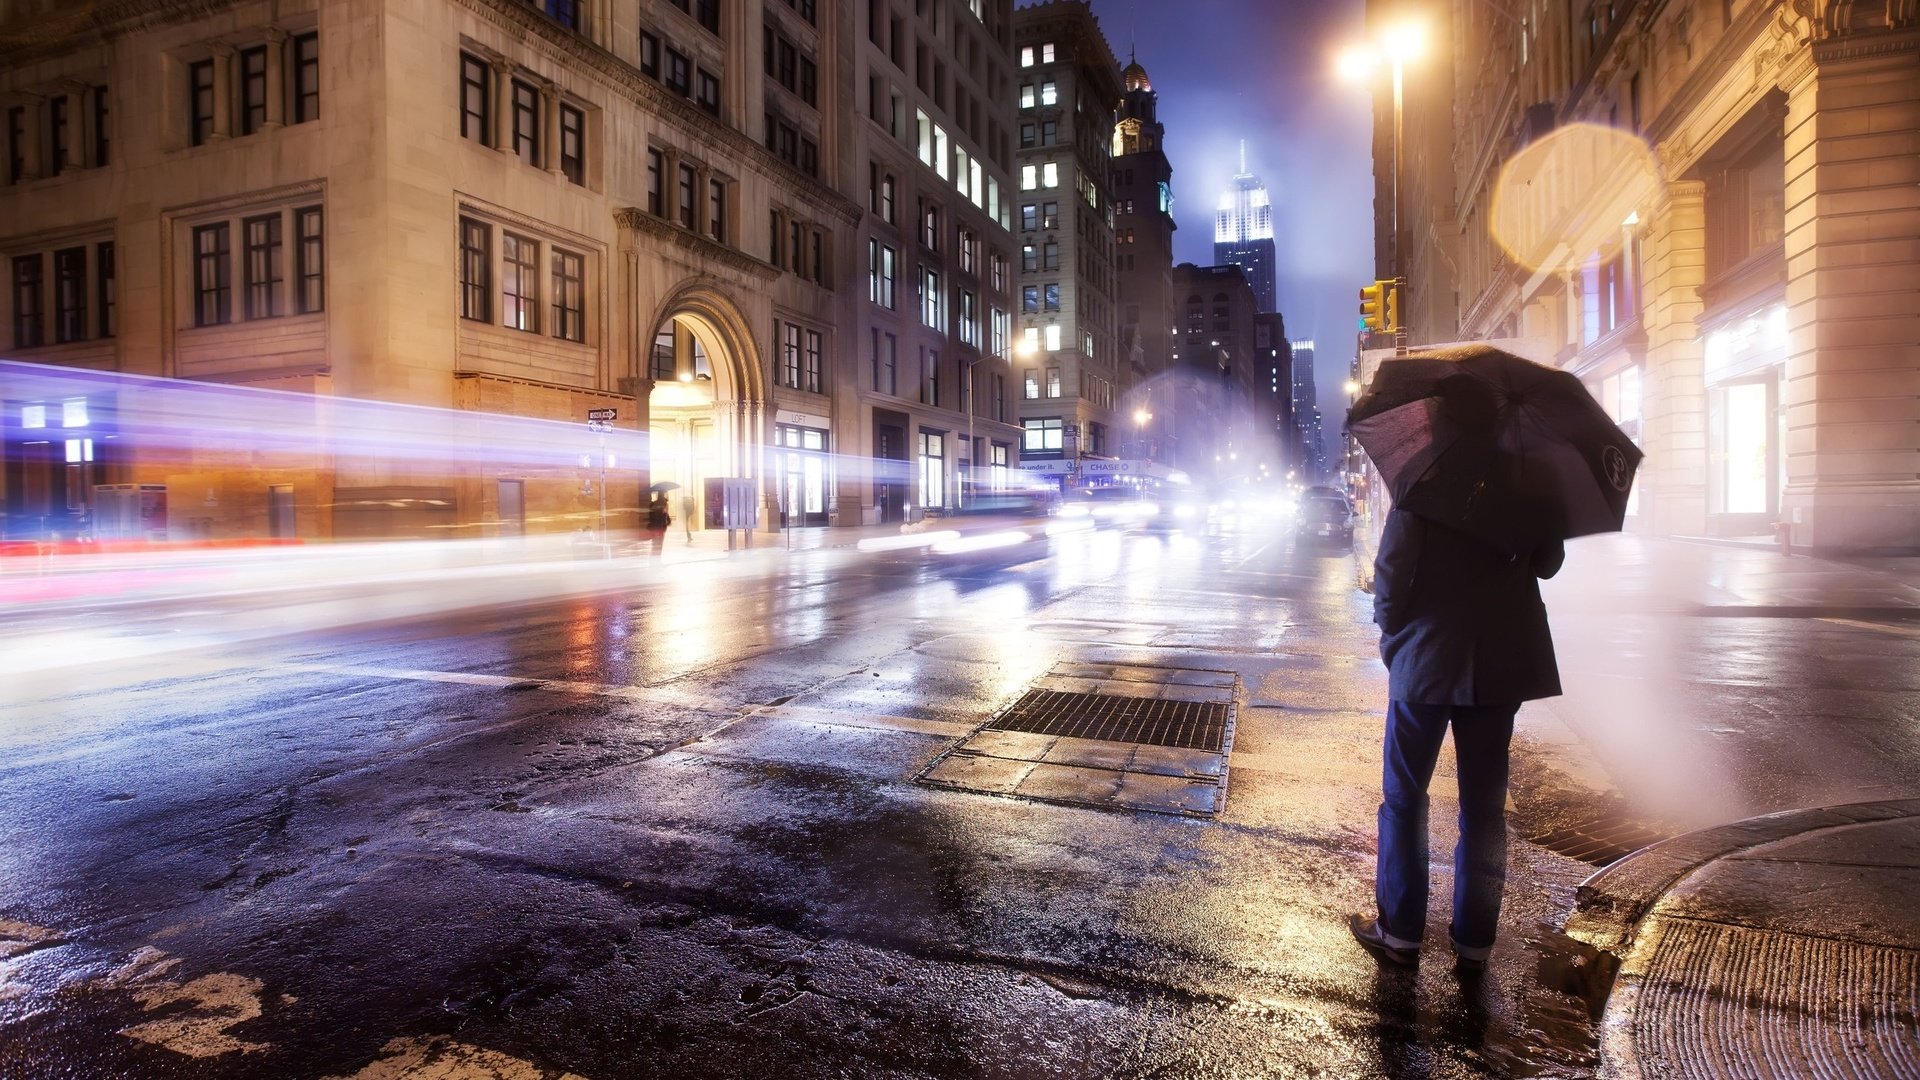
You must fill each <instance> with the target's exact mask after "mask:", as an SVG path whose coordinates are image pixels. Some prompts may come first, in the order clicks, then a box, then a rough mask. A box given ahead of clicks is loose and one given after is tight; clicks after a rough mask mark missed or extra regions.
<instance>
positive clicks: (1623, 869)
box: [1567, 799, 1920, 954]
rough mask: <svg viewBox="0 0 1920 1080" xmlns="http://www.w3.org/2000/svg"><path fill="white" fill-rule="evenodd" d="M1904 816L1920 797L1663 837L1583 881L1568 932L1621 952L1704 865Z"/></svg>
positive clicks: (1918, 810) (1915, 811)
mask: <svg viewBox="0 0 1920 1080" xmlns="http://www.w3.org/2000/svg"><path fill="white" fill-rule="evenodd" d="M1903 817H1920V799H1890V800H1883V801H1879V802H1863V803H1846V804H1843V805H1840V806H1825V807H1816V808H1812V809H1807V810H1784V811H1781V812H1780V813H1777V814H1766V815H1764V816H1761V817H1755V818H1748V819H1746V820H1745V821H1736V822H1734V823H1733V824H1731V825H1721V826H1718V827H1716V828H1712V829H1702V830H1700V831H1699V832H1691V833H1686V834H1684V835H1681V836H1676V837H1674V838H1673V839H1671V840H1663V841H1661V842H1660V843H1658V844H1654V845H1652V846H1650V847H1646V848H1642V849H1641V850H1639V851H1637V852H1635V853H1634V854H1632V855H1629V856H1627V857H1626V858H1624V859H1621V860H1620V861H1619V862H1616V863H1614V864H1613V865H1611V866H1609V867H1607V868H1605V869H1604V870H1601V871H1599V872H1598V873H1596V874H1594V875H1593V876H1591V877H1589V878H1587V880H1586V881H1584V882H1581V883H1580V887H1579V889H1578V890H1577V891H1576V892H1575V893H1574V909H1573V914H1572V916H1570V917H1569V918H1568V919H1567V935H1568V936H1569V937H1573V938H1575V939H1578V940H1580V941H1583V942H1585V943H1587V944H1588V945H1592V946H1593V947H1594V948H1596V949H1600V950H1602V951H1605V952H1610V953H1615V954H1620V953H1623V952H1625V951H1626V950H1627V949H1629V948H1631V947H1632V945H1633V942H1634V939H1635V937H1636V936H1637V935H1638V933H1639V929H1640V923H1641V922H1642V921H1643V920H1644V919H1645V918H1646V916H1647V913H1648V912H1650V911H1652V910H1653V906H1654V905H1655V904H1656V903H1658V902H1659V901H1660V898H1661V897H1663V896H1665V895H1666V894H1667V893H1668V891H1670V890H1671V889H1672V888H1673V887H1674V886H1676V885H1678V884H1679V883H1680V882H1681V881H1682V880H1684V879H1685V878H1687V877H1688V876H1689V875H1691V874H1692V873H1693V872H1694V871H1696V870H1699V869H1700V868H1701V867H1703V866H1706V865H1707V864H1708V863H1711V862H1716V861H1718V860H1720V859H1724V858H1726V857H1728V856H1730V855H1735V854H1738V853H1740V852H1742V851H1745V850H1747V849H1749V848H1755V847H1759V846H1761V845H1763V844H1771V843H1774V842H1776V841H1780V840H1785V839H1788V838H1789V837H1794V836H1799V835H1801V834H1802V833H1809V832H1814V831H1816V830H1819V829H1830V828H1836V827H1839V826H1843V825H1863V824H1868V823H1871V822H1876V821H1890V820H1893V819H1895V818H1903Z"/></svg>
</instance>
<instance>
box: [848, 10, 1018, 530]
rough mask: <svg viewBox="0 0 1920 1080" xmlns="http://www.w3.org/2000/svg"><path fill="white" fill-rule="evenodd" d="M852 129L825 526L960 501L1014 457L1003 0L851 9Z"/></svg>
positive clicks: (1007, 38)
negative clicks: (843, 306) (843, 315)
mask: <svg viewBox="0 0 1920 1080" xmlns="http://www.w3.org/2000/svg"><path fill="white" fill-rule="evenodd" d="M860 7H861V8H862V14H863V16H864V20H863V23H862V28H861V33H860V35H859V38H858V40H857V41H855V42H854V43H852V46H851V48H852V52H853V57H854V59H853V68H854V71H853V82H854V100H855V104H856V105H857V106H858V108H857V110H856V111H855V113H854V115H852V116H850V117H849V118H848V123H849V124H850V125H851V128H850V130H849V132H848V136H849V138H850V141H851V144H852V147H853V150H852V165H851V168H852V172H853V179H854V180H855V181H856V182H857V183H858V185H859V190H858V198H859V200H860V202H861V204H862V205H861V211H862V213H861V216H860V219H859V222H858V225H857V233H856V236H857V238H858V239H857V243H856V247H857V249H858V250H857V252H856V262H857V265H858V267H859V270H860V280H859V281H858V282H856V283H855V284H854V287H853V289H852V293H853V296H852V299H853V301H854V304H853V312H852V315H853V317H852V319H851V320H850V321H849V322H848V323H847V326H848V336H849V338H850V340H849V341H848V342H847V345H846V350H847V360H848V361H849V362H850V366H849V367H848V369H847V374H846V377H843V378H842V379H841V380H840V381H839V383H838V387H837V390H836V392H835V397H834V405H835V410H836V416H837V417H838V418H840V420H841V423H840V430H841V438H840V443H841V447H842V455H843V456H842V459H841V460H842V462H843V464H845V465H846V466H848V467H847V468H845V469H844V470H843V472H842V476H841V482H840V485H839V510H838V514H837V516H836V518H835V520H836V521H837V522H840V523H846V524H859V523H866V524H873V523H877V522H891V521H902V520H907V519H910V518H918V517H919V516H920V515H921V514H922V513H923V512H924V511H925V510H927V509H928V508H934V509H954V508H958V507H960V506H962V505H964V503H965V502H966V501H967V500H968V499H969V498H970V497H971V496H972V495H973V494H974V493H977V492H983V491H991V490H995V489H998V488H1002V487H1004V486H1005V485H1006V484H1007V483H1008V482H1009V477H1010V470H1011V469H1012V467H1013V465H1014V464H1015V463H1016V462H1017V461H1018V460H1019V454H1020V448H1019V441H1020V428H1019V417H1018V412H1017V409H1018V404H1017V402H1016V401H1015V399H1014V392H1015V391H1014V386H1013V378H1014V375H1013V371H1012V369H1011V367H1010V365H1009V363H1008V358H1009V356H1010V349H1011V345H1012V333H1013V330H1012V326H1013V322H1012V318H1013V317H1012V303H1013V290H1014V270H1013V261H1012V260H1013V237H1012V233H1011V232H1010V231H1009V226H1010V222H1011V220H1012V219H1011V215H1012V213H1013V198H1014V196H1013V185H1012V182H1011V176H1012V173H1011V168H1012V159H1013V151H1012V139H1013V95H1014V72H1013V61H1012V56H1013V54H1012V40H1013V37H1012V35H1013V29H1012V22H1013V15H1012V3H1011V0H984V2H981V0H976V2H974V3H972V4H971V5H969V4H967V3H960V2H954V3H948V4H928V3H917V4H909V3H905V2H904V0H860Z"/></svg>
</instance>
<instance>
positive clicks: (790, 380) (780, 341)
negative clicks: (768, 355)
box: [773, 319, 800, 389]
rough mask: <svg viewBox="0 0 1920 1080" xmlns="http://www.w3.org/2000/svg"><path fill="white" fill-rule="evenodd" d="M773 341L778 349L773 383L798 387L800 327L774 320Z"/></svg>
mask: <svg viewBox="0 0 1920 1080" xmlns="http://www.w3.org/2000/svg"><path fill="white" fill-rule="evenodd" d="M773 340H774V342H775V343H776V347H777V348H778V349H779V353H778V363H777V364H776V365H775V366H774V372H773V381H774V383H775V384H776V385H779V386H790V387H793V388H795V389H798V388H799V386H800V327H798V326H795V325H794V324H793V323H783V322H780V321H779V320H777V319H776V320H775V321H774V324H773Z"/></svg>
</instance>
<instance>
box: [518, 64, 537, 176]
mask: <svg viewBox="0 0 1920 1080" xmlns="http://www.w3.org/2000/svg"><path fill="white" fill-rule="evenodd" d="M513 153H514V156H515V157H517V158H519V159H520V160H521V161H522V162H525V163H526V164H528V165H532V166H534V167H535V168H538V167H539V165H540V88H539V87H537V86H534V85H533V84H532V83H524V82H521V81H520V80H519V79H515V80H513Z"/></svg>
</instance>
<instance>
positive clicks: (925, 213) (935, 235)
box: [920, 203, 940, 251]
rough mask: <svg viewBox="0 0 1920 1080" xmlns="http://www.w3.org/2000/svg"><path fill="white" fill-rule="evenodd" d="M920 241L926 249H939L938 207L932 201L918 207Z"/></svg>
mask: <svg viewBox="0 0 1920 1080" xmlns="http://www.w3.org/2000/svg"><path fill="white" fill-rule="evenodd" d="M920 243H922V244H923V245H925V246H926V248H927V250H928V251H939V250H940V207H938V206H936V205H934V204H933V203H923V204H922V205H921V207H920Z"/></svg>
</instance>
